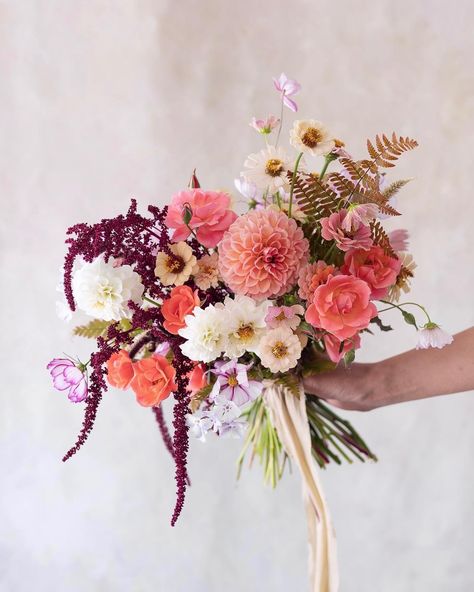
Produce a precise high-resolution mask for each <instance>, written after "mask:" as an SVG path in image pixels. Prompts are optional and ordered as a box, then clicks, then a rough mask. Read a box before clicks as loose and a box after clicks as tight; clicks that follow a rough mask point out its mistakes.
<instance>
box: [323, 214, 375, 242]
mask: <svg viewBox="0 0 474 592" xmlns="http://www.w3.org/2000/svg"><path fill="white" fill-rule="evenodd" d="M347 216H348V212H347V210H344V209H342V210H339V211H338V212H335V213H334V214H331V215H330V216H328V217H327V218H321V220H320V222H321V229H322V230H321V236H322V237H323V238H324V239H325V240H328V241H330V240H335V241H336V245H337V246H338V248H339V249H340V250H341V251H348V250H349V249H370V247H371V246H372V243H373V241H372V234H371V232H370V228H369V227H368V226H366V225H365V224H362V223H361V222H360V220H359V219H357V218H355V217H353V216H351V222H350V227H349V229H348V224H347V223H346V217H347Z"/></svg>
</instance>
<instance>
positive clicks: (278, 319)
mask: <svg viewBox="0 0 474 592" xmlns="http://www.w3.org/2000/svg"><path fill="white" fill-rule="evenodd" d="M285 319H286V317H285V313H284V312H283V311H281V312H280V314H278V315H277V316H276V317H275V320H276V321H284V320H285Z"/></svg>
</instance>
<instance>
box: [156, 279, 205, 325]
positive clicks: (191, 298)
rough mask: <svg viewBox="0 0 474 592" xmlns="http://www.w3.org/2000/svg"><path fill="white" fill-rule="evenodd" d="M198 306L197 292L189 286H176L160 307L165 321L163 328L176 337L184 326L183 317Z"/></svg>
mask: <svg viewBox="0 0 474 592" xmlns="http://www.w3.org/2000/svg"><path fill="white" fill-rule="evenodd" d="M199 304H200V302H199V297H198V292H197V290H196V291H195V292H193V291H192V290H191V288H190V287H189V286H176V288H173V289H172V290H171V293H170V297H169V298H168V299H167V300H165V301H164V302H163V305H162V307H161V312H162V314H163V317H164V319H165V320H164V323H163V327H164V328H165V329H166V330H167V331H169V332H170V333H172V334H173V335H178V331H179V330H180V329H182V328H183V327H185V326H186V323H185V322H184V317H185V316H186V315H189V314H191V313H192V312H193V310H194V308H195V307H196V306H199Z"/></svg>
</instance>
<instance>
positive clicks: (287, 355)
mask: <svg viewBox="0 0 474 592" xmlns="http://www.w3.org/2000/svg"><path fill="white" fill-rule="evenodd" d="M257 354H258V357H259V358H260V361H261V362H262V365H263V366H265V368H268V369H269V370H271V371H272V372H287V371H288V370H290V368H294V367H295V366H296V364H297V363H298V360H299V359H300V357H301V342H300V340H299V339H298V337H297V336H296V335H295V334H294V333H293V331H292V330H291V329H288V327H278V328H277V329H272V330H271V331H268V332H266V333H265V335H264V336H263V337H262V339H261V341H260V346H259V350H258V352H257Z"/></svg>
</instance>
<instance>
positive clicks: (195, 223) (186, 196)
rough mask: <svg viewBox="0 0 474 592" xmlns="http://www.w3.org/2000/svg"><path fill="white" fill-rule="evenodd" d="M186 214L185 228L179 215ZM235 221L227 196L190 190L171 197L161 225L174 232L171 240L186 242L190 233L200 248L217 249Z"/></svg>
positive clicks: (219, 192)
mask: <svg viewBox="0 0 474 592" xmlns="http://www.w3.org/2000/svg"><path fill="white" fill-rule="evenodd" d="M187 212H189V214H191V218H190V220H189V222H188V224H187V225H186V224H185V222H184V220H183V215H186V213H187ZM236 218H237V214H236V213H235V212H233V211H232V210H231V209H230V196H229V194H227V193H223V192H221V191H203V190H202V189H190V190H189V191H180V192H179V193H177V194H176V195H174V196H173V198H172V200H171V203H170V205H169V206H168V213H167V215H166V219H165V224H166V225H167V226H168V228H173V229H174V233H173V236H172V239H173V240H174V241H181V240H186V239H187V238H188V236H189V235H190V234H191V230H193V231H195V233H196V236H197V239H198V241H199V242H200V243H201V244H202V245H204V246H205V247H208V248H212V247H215V246H217V244H218V243H219V242H220V240H221V239H222V236H223V235H224V232H225V231H226V230H227V229H228V228H229V226H230V225H231V224H232V222H233V221H234V220H235V219H236Z"/></svg>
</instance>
